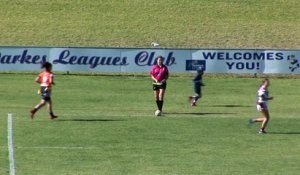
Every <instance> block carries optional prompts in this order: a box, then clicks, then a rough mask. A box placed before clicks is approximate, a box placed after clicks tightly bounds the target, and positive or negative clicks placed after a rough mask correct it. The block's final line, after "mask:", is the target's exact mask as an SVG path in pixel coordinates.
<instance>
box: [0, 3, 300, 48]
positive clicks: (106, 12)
mask: <svg viewBox="0 0 300 175" xmlns="http://www.w3.org/2000/svg"><path fill="white" fill-rule="evenodd" d="M0 6H1V10H0V16H1V19H0V22H1V25H0V31H1V33H0V45H13V46H15V45H25V46H28V45H34V46H92V47H98V46H100V47H107V46H109V47H150V43H151V42H152V41H156V42H159V43H160V44H161V47H192V48H195V47H196V48H197V47H200V48H287V49H298V48H299V47H300V30H299V28H300V13H299V6H300V1H299V0H272V1H271V0H223V1H220V0H180V1H179V0H153V1H148V0H122V1H119V0H111V1H107V0H85V1H83V0H51V1H46V0H39V1H38V0H26V1H21V0H1V1H0Z"/></svg>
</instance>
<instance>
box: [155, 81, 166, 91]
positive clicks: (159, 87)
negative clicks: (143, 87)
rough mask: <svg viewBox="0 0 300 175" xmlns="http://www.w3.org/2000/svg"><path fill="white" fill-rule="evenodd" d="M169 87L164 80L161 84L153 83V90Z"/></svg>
mask: <svg viewBox="0 0 300 175" xmlns="http://www.w3.org/2000/svg"><path fill="white" fill-rule="evenodd" d="M166 88H167V83H166V82H164V83H162V84H161V85H157V84H155V83H153V90H154V91H158V90H159V89H166Z"/></svg>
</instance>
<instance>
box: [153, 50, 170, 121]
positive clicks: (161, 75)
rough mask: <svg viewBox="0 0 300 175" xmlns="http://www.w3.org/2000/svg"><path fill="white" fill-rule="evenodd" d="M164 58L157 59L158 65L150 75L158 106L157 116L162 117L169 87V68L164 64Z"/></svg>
mask: <svg viewBox="0 0 300 175" xmlns="http://www.w3.org/2000/svg"><path fill="white" fill-rule="evenodd" d="M163 59H164V58H163V57H162V56H158V57H157V58H156V65H154V66H153V67H152V69H151V72H150V75H151V78H152V80H153V91H154V96H155V100H156V105H157V111H156V112H155V115H157V116H160V115H161V113H162V109H163V104H164V95H165V91H166V87H167V79H168V78H169V71H168V68H167V66H165V65H164V64H163Z"/></svg>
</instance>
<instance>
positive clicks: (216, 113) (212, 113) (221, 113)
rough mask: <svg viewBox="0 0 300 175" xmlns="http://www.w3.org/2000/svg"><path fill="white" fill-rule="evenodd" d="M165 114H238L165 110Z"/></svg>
mask: <svg viewBox="0 0 300 175" xmlns="http://www.w3.org/2000/svg"><path fill="white" fill-rule="evenodd" d="M165 114H186V115H217V114H228V115H229V114H237V113H231V112H168V113H167V112H165Z"/></svg>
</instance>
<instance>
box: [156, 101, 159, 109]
mask: <svg viewBox="0 0 300 175" xmlns="http://www.w3.org/2000/svg"><path fill="white" fill-rule="evenodd" d="M156 105H157V109H159V106H160V105H159V101H158V100H156Z"/></svg>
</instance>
